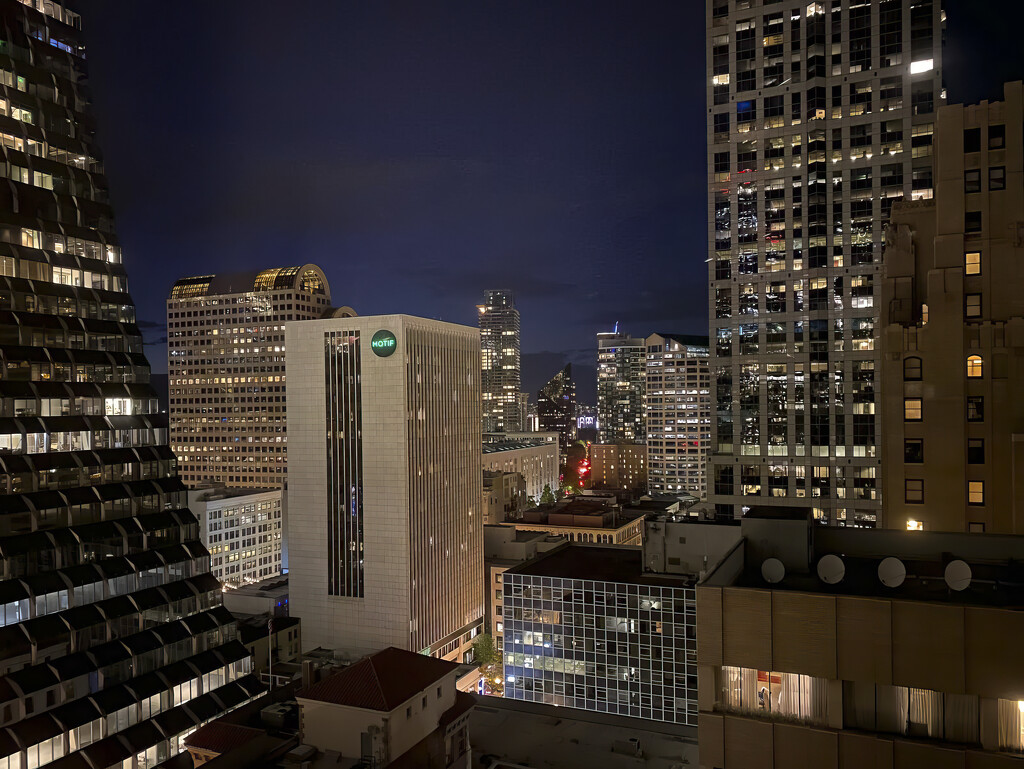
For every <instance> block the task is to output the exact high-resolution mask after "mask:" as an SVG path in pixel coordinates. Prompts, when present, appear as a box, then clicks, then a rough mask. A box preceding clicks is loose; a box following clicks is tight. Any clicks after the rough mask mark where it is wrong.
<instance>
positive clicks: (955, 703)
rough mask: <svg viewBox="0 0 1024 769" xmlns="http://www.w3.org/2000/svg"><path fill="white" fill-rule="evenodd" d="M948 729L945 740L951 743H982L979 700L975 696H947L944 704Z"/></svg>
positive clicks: (944, 736) (946, 729)
mask: <svg viewBox="0 0 1024 769" xmlns="http://www.w3.org/2000/svg"><path fill="white" fill-rule="evenodd" d="M943 709H944V711H945V720H946V728H945V734H944V735H943V739H946V740H949V741H950V742H968V743H977V742H980V739H981V738H980V736H979V714H978V698H977V697H976V696H975V695H973V694H947V695H946V699H945V702H944V703H943Z"/></svg>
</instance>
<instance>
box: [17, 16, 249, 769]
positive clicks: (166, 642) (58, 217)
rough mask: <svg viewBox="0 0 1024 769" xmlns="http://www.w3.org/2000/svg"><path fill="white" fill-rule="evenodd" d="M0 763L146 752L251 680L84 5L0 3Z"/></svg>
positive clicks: (150, 756) (171, 749)
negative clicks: (136, 291)
mask: <svg viewBox="0 0 1024 769" xmlns="http://www.w3.org/2000/svg"><path fill="white" fill-rule="evenodd" d="M0 89H2V92H3V93H2V94H0V141H2V144H3V163H2V164H0V168H2V169H3V173H4V175H6V176H7V183H6V184H5V185H2V187H0V359H2V360H0V769H35V767H40V766H45V765H48V764H50V763H53V762H55V761H58V760H60V761H61V764H62V765H69V766H70V765H73V766H79V767H81V766H92V767H110V766H118V767H137V766H152V765H155V764H156V763H158V762H159V761H161V760H163V759H165V758H168V757H170V756H173V755H176V754H177V753H178V752H179V751H180V750H181V739H182V738H183V736H184V735H186V734H188V733H189V732H191V731H192V730H194V729H195V728H196V727H197V726H198V725H199V724H201V723H204V722H205V721H208V720H210V719H211V718H214V717H215V716H216V715H218V714H220V713H222V712H224V711H225V710H227V709H229V708H231V707H233V706H235V705H238V704H240V703H242V702H244V701H247V700H249V699H250V698H251V697H252V695H253V694H254V693H256V692H258V691H259V689H260V687H259V685H258V683H257V682H256V681H255V680H254V679H253V678H252V676H251V675H250V674H249V671H250V669H251V665H250V663H251V660H250V658H249V655H248V652H247V651H246V650H245V648H244V647H243V646H242V645H241V644H240V643H239V642H238V641H237V640H236V639H235V623H234V620H233V619H232V617H231V615H230V614H229V613H228V612H227V611H226V610H225V609H224V608H223V607H222V606H221V599H220V596H221V586H220V583H219V582H218V581H217V580H216V579H215V578H214V577H213V575H212V574H211V573H210V556H209V554H208V552H207V550H206V548H205V547H204V546H203V545H202V543H201V542H200V539H199V530H198V523H197V521H196V518H195V516H193V515H192V513H190V512H189V510H188V507H187V504H186V492H185V487H184V485H183V484H182V482H181V480H180V479H179V477H178V473H177V462H176V459H175V457H174V454H173V453H172V452H171V450H170V448H169V447H168V445H167V418H166V416H165V415H163V414H160V413H159V409H158V406H157V398H156V395H155V394H154V391H153V389H152V388H151V386H150V384H149V376H150V371H149V365H148V363H147V361H146V358H145V357H144V355H143V354H142V337H141V335H140V333H139V328H138V326H137V324H136V319H135V307H134V305H133V304H132V300H131V297H130V296H129V294H128V287H127V278H126V274H125V268H124V265H123V263H122V258H121V248H120V246H119V244H118V239H117V235H116V233H115V230H114V224H113V214H112V211H111V208H110V203H109V200H108V195H107V183H106V179H105V177H104V172H103V164H102V160H101V155H100V152H99V148H98V147H97V144H96V139H95V123H94V120H93V117H92V115H91V108H90V101H89V93H88V86H87V74H86V67H85V49H84V46H83V43H82V37H81V31H80V17H79V16H78V15H76V14H75V13H73V12H71V11H69V10H68V9H66V8H64V7H62V6H61V5H60V4H58V3H56V2H51V1H50V0H46V2H42V1H41V0H23V2H16V1H15V0H3V1H2V2H0Z"/></svg>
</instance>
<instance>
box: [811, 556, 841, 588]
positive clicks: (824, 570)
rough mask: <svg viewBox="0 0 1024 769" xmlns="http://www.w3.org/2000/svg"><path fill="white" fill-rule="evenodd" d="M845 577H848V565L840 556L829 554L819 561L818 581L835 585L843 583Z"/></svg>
mask: <svg viewBox="0 0 1024 769" xmlns="http://www.w3.org/2000/svg"><path fill="white" fill-rule="evenodd" d="M844 576H846V564H844V563H843V559H842V558H840V557H839V556H838V555H835V554H834V553H829V554H828V555H825V556H822V558H821V560H820V561H818V579H820V580H821V581H822V582H824V583H826V584H828V585H835V584H838V583H840V582H842V581H843V577H844Z"/></svg>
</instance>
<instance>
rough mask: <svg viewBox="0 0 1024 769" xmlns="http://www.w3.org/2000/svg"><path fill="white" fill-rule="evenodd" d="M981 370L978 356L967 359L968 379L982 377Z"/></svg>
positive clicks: (980, 361)
mask: <svg viewBox="0 0 1024 769" xmlns="http://www.w3.org/2000/svg"><path fill="white" fill-rule="evenodd" d="M983 368H984V366H983V364H982V360H981V356H980V355H971V356H970V357H968V358H967V376H968V377H969V378H970V379H980V378H981V377H982V375H983Z"/></svg>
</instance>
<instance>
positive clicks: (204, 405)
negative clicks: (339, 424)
mask: <svg viewBox="0 0 1024 769" xmlns="http://www.w3.org/2000/svg"><path fill="white" fill-rule="evenodd" d="M330 303H331V292H330V287H329V286H328V285H327V278H326V277H324V273H323V271H322V270H321V269H320V268H319V267H317V266H316V265H313V264H306V265H302V266H301V267H275V268H273V269H268V270H253V271H252V272H244V273H231V274H221V275H200V276H197V277H194V278H182V279H181V280H179V281H178V282H177V283H175V284H174V287H173V288H172V289H171V295H170V297H169V298H168V299H167V373H168V389H169V395H170V398H169V401H170V409H169V414H170V420H171V422H170V423H171V448H172V449H174V452H175V454H177V455H178V458H179V461H180V462H181V477H182V479H183V480H184V481H185V483H187V484H188V485H189V486H201V485H204V484H209V483H218V484H223V485H224V486H228V487H232V488H250V489H253V488H256V489H258V488H275V487H276V488H282V487H284V485H285V481H286V480H287V471H288V466H287V450H288V444H287V437H288V436H287V434H286V431H285V419H286V414H285V371H284V366H285V364H284V355H285V353H284V324H285V323H287V322H288V321H292V320H311V319H314V318H321V317H323V315H324V313H325V311H327V310H328V309H329V306H330Z"/></svg>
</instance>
